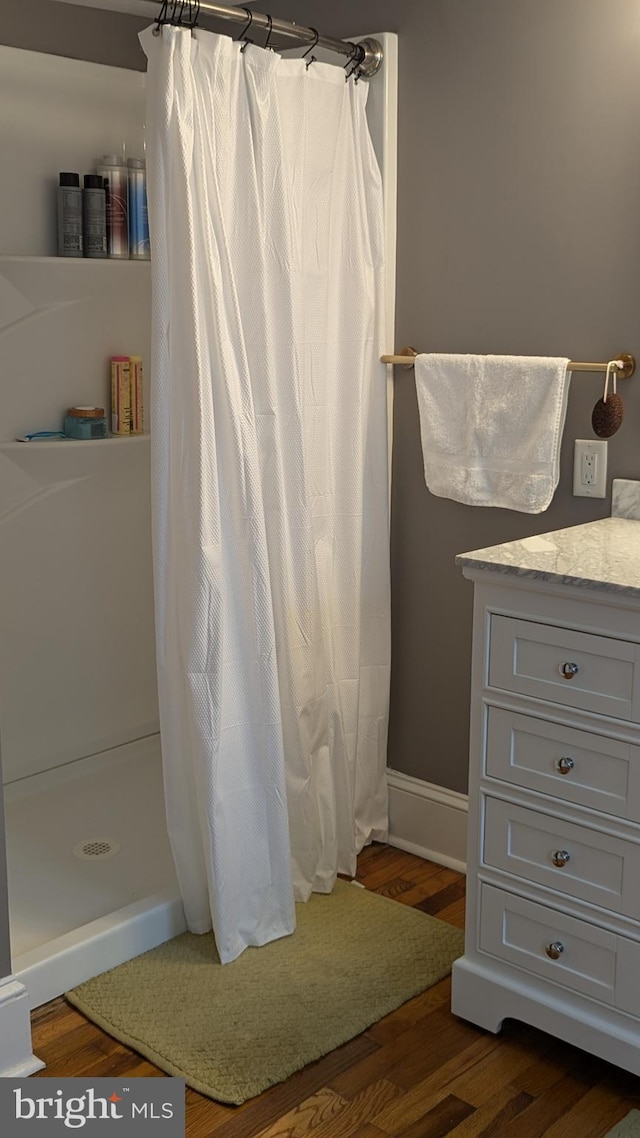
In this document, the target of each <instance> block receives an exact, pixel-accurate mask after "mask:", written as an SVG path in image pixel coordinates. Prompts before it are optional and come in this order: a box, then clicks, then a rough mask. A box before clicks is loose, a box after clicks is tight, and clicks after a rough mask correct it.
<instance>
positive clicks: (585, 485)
mask: <svg viewBox="0 0 640 1138" xmlns="http://www.w3.org/2000/svg"><path fill="white" fill-rule="evenodd" d="M607 447H608V440H607V439H576V440H575V442H574V450H573V493H574V496H575V497H579V498H606V496H607Z"/></svg>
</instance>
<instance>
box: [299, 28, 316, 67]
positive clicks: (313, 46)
mask: <svg viewBox="0 0 640 1138" xmlns="http://www.w3.org/2000/svg"><path fill="white" fill-rule="evenodd" d="M311 31H312V32H313V34H314V36H315V37H316V38H315V39H314V41H313V43H312V44H311V47H308V48H307V50H306V51H303V53H302V59H306V58H307V56H308V54H309V52H310V51H313V50H314V48H316V47H317V46H318V40H319V39H320V32H319V31H318V29H317V28H312V29H311ZM317 62H318V60H317V59H316V57H315V55H312V56H311V59H310V60H309V61H308V62H307V63H306V64H305V66H306V68H307V71H308V70H309V68H310V67H311V64H312V63H317Z"/></svg>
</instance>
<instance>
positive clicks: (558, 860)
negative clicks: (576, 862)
mask: <svg viewBox="0 0 640 1138" xmlns="http://www.w3.org/2000/svg"><path fill="white" fill-rule="evenodd" d="M551 860H552V862H553V864H554V865H557V866H558V867H559V868H560V869H562V867H563V865H566V864H567V862H568V861H571V854H570V853H569V851H568V850H556V852H555V853H554V854H551Z"/></svg>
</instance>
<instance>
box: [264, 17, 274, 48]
mask: <svg viewBox="0 0 640 1138" xmlns="http://www.w3.org/2000/svg"><path fill="white" fill-rule="evenodd" d="M267 19H268V21H269V30H268V32H267V38H266V40H265V43H264V49H265V51H266V50H267V48H269V40H270V39H271V32H272V30H273V18H272V17H271V16H270V15H269V13H268V12H267ZM269 50H270V51H273V48H269Z"/></svg>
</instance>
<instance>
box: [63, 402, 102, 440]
mask: <svg viewBox="0 0 640 1138" xmlns="http://www.w3.org/2000/svg"><path fill="white" fill-rule="evenodd" d="M64 433H65V435H66V436H67V438H69V439H106V437H107V435H108V433H109V427H108V424H107V420H106V417H105V413H104V407H70V408H69V410H68V411H67V414H66V415H65V420H64Z"/></svg>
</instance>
